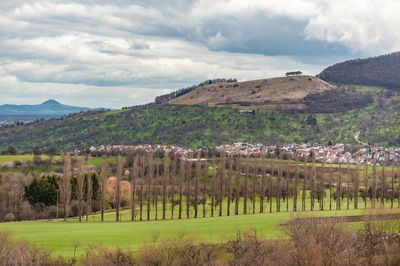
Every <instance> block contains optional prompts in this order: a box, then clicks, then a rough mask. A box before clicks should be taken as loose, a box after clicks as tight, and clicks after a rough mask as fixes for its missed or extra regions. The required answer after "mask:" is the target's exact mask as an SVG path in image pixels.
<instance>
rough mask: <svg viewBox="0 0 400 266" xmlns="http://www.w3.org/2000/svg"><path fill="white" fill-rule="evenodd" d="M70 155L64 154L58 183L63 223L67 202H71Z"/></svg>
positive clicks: (66, 212) (65, 218)
mask: <svg viewBox="0 0 400 266" xmlns="http://www.w3.org/2000/svg"><path fill="white" fill-rule="evenodd" d="M71 177H72V174H71V155H70V153H69V152H67V153H66V154H64V166H63V175H62V178H61V182H60V185H59V187H60V202H61V204H62V206H63V212H64V221H66V220H67V216H68V210H69V202H70V200H71Z"/></svg>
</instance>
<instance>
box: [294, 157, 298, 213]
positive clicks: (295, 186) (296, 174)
mask: <svg viewBox="0 0 400 266" xmlns="http://www.w3.org/2000/svg"><path fill="white" fill-rule="evenodd" d="M298 186H299V154H298V153H297V152H296V155H295V174H294V195H293V197H294V198H293V211H294V212H295V211H297V191H298Z"/></svg>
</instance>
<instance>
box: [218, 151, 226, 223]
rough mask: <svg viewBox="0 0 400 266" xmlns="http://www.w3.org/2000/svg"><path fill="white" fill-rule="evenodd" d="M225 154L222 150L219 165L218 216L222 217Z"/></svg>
mask: <svg viewBox="0 0 400 266" xmlns="http://www.w3.org/2000/svg"><path fill="white" fill-rule="evenodd" d="M225 155H226V152H225V150H223V151H222V152H221V156H220V163H219V169H220V170H219V216H222V204H223V202H224V196H225V195H224V181H225V163H226V161H225V158H226V156H225Z"/></svg>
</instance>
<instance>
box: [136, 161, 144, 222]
mask: <svg viewBox="0 0 400 266" xmlns="http://www.w3.org/2000/svg"><path fill="white" fill-rule="evenodd" d="M140 162H141V163H140V168H139V169H140V171H139V173H140V174H139V179H138V181H139V220H140V221H142V220H143V186H144V178H145V174H146V162H145V157H144V156H141V157H140Z"/></svg>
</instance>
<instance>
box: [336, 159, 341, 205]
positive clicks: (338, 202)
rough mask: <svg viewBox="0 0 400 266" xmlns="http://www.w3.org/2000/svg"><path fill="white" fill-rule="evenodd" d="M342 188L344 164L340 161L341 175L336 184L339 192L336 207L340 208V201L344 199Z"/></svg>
mask: <svg viewBox="0 0 400 266" xmlns="http://www.w3.org/2000/svg"><path fill="white" fill-rule="evenodd" d="M341 188H342V164H340V163H339V176H338V183H337V185H336V192H337V203H336V209H337V210H340V207H341V206H340V203H341V199H342V193H341Z"/></svg>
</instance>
